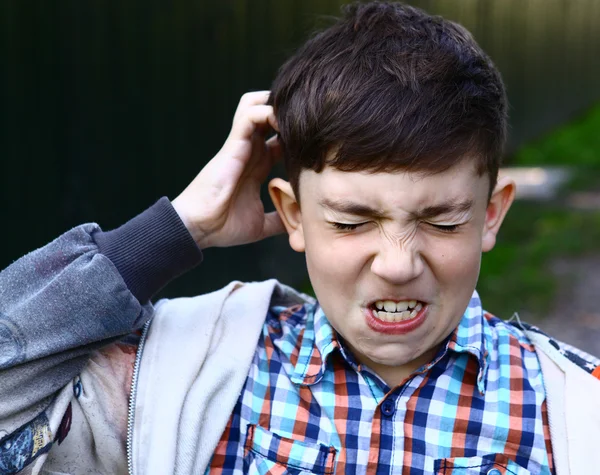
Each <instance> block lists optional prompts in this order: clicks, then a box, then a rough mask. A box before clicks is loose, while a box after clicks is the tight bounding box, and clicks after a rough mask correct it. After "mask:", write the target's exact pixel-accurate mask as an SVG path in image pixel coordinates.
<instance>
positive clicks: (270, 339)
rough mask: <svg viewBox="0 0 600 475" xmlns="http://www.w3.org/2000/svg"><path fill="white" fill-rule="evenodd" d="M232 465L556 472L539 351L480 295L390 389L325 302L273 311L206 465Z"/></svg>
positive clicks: (217, 470) (292, 469) (285, 470)
mask: <svg viewBox="0 0 600 475" xmlns="http://www.w3.org/2000/svg"><path fill="white" fill-rule="evenodd" d="M467 468H468V469H469V470H470V471H468V472H467V471H466V469H467ZM494 470H495V471H494ZM234 472H235V473H240V472H244V473H260V474H301V473H316V474H333V473H348V474H359V473H361V474H362V473H364V474H373V475H379V474H431V473H436V474H450V473H494V474H517V475H518V474H524V473H535V474H551V473H553V467H552V448H551V443H550V435H549V428H548V419H547V414H546V403H545V392H544V385H543V381H542V373H541V369H540V365H539V363H538V359H537V356H536V354H535V352H534V349H533V347H532V345H531V344H530V343H529V341H528V340H527V338H526V337H525V336H524V334H523V333H522V332H521V331H520V330H519V329H517V328H515V327H514V326H513V325H511V324H508V323H506V322H504V321H502V320H499V319H498V318H496V317H494V316H492V315H490V314H488V313H485V312H484V311H483V310H482V308H481V302H480V300H479V297H478V295H477V293H475V294H474V295H473V297H472V299H471V302H470V304H469V307H468V308H467V310H466V312H465V314H464V316H463V318H462V320H461V322H460V324H459V325H458V327H457V328H456V330H455V331H454V332H453V333H452V334H451V335H450V336H449V337H448V338H447V340H446V342H445V344H443V345H442V347H441V349H440V351H439V352H438V354H437V355H436V357H435V358H434V359H433V360H432V361H431V362H430V363H429V364H427V365H425V366H423V367H422V368H420V369H419V370H418V371H416V372H415V373H413V374H412V375H411V377H410V378H408V379H407V380H406V381H404V382H403V384H401V385H399V386H397V387H393V388H392V387H388V386H387V385H386V383H385V382H384V381H383V380H382V379H381V378H379V377H378V376H377V375H376V374H374V373H373V372H372V371H370V370H369V369H368V368H367V367H365V366H364V365H360V364H358V363H357V361H356V360H355V359H354V358H353V355H352V354H351V353H350V352H349V351H348V350H347V348H346V347H345V346H344V343H343V341H342V340H341V337H339V336H338V335H337V334H336V332H335V330H333V328H332V327H331V325H330V323H329V322H328V321H327V318H326V316H325V315H324V313H323V311H322V310H321V308H320V307H319V306H318V304H305V305H303V306H296V307H292V308H283V307H272V308H271V309H270V311H269V314H268V315H267V319H266V321H265V325H264V328H263V332H262V335H261V338H260V340H259V343H258V347H257V350H256V353H255V355H254V360H253V363H252V366H251V368H250V371H249V374H248V378H247V380H246V383H245V386H244V389H243V391H242V393H241V395H240V397H239V400H238V402H237V404H236V407H235V409H234V411H233V413H232V416H231V418H230V420H229V423H228V425H227V428H226V430H225V432H224V433H223V435H222V437H221V440H220V442H219V444H218V446H217V448H216V450H215V453H214V455H213V458H212V461H211V465H210V467H209V468H208V469H207V473H210V474H211V475H215V474H225V473H234Z"/></svg>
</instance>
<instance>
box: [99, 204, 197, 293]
mask: <svg viewBox="0 0 600 475" xmlns="http://www.w3.org/2000/svg"><path fill="white" fill-rule="evenodd" d="M93 237H94V240H95V241H96V244H97V245H98V249H99V251H100V252H101V253H102V254H104V255H105V256H106V257H108V258H109V259H110V260H111V261H112V262H113V264H114V265H115V267H116V268H117V270H118V271H119V273H120V274H121V276H122V278H123V280H124V281H125V283H126V284H127V286H128V287H129V290H130V291H131V293H132V294H133V295H134V296H135V297H136V298H137V299H138V300H139V301H140V302H142V303H144V302H147V301H148V300H150V298H151V297H152V296H153V295H155V294H156V293H157V292H158V291H159V290H160V289H162V288H163V287H164V286H165V285H167V284H168V283H169V282H170V281H171V280H173V279H174V278H176V277H178V276H179V275H181V274H183V273H185V272H186V271H188V270H190V269H192V268H194V267H195V266H197V265H198V264H199V263H200V262H202V251H201V250H200V248H198V246H197V245H196V243H195V242H194V239H193V238H192V236H191V234H190V233H189V231H188V230H187V228H186V227H185V225H184V224H183V222H182V221H181V219H180V218H179V215H178V214H177V212H176V211H175V209H174V208H173V206H172V205H171V202H170V201H169V199H168V198H166V197H163V198H161V199H160V200H158V201H157V202H156V203H155V204H154V205H153V206H151V207H150V208H148V209H147V210H146V211H144V212H143V213H141V214H139V215H137V216H136V217H135V218H133V219H131V220H130V221H128V222H127V223H125V224H124V225H123V226H121V227H119V228H117V229H114V230H112V231H107V232H103V231H98V232H96V233H95V234H94V236H93Z"/></svg>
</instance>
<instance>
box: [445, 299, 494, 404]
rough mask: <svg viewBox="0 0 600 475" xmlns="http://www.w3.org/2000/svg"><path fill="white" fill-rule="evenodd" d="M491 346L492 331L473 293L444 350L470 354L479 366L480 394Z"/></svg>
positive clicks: (482, 392) (478, 387)
mask: <svg viewBox="0 0 600 475" xmlns="http://www.w3.org/2000/svg"><path fill="white" fill-rule="evenodd" d="M492 345H493V337H492V331H491V328H490V325H489V323H488V321H487V319H486V318H484V312H483V309H482V307H481V299H480V298H479V294H478V293H477V291H474V292H473V295H472V296H471V300H470V302H469V305H468V307H467V309H466V310H465V313H464V314H463V317H462V319H461V320H460V323H459V324H458V326H457V327H456V329H455V330H454V331H453V332H452V333H451V334H450V337H449V338H448V343H447V345H446V348H447V349H448V350H451V351H453V352H455V353H467V354H470V355H472V356H474V357H475V358H476V359H477V362H478V364H479V371H478V373H477V389H478V390H479V392H480V393H481V394H484V393H485V380H486V377H487V371H488V368H489V360H490V353H489V350H490V348H492Z"/></svg>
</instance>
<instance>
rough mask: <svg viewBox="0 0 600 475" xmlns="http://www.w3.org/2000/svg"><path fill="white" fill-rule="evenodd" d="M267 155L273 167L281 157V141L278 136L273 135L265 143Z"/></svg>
mask: <svg viewBox="0 0 600 475" xmlns="http://www.w3.org/2000/svg"><path fill="white" fill-rule="evenodd" d="M266 147H267V154H268V156H269V158H270V159H271V164H272V165H275V164H276V163H277V162H278V161H279V160H281V157H282V148H281V141H280V140H279V136H278V135H275V136H274V137H271V138H270V139H269V140H267V142H266Z"/></svg>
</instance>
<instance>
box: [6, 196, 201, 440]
mask: <svg viewBox="0 0 600 475" xmlns="http://www.w3.org/2000/svg"><path fill="white" fill-rule="evenodd" d="M99 243H100V244H99ZM111 257H112V258H111ZM200 260H201V252H200V250H199V249H198V248H197V247H196V246H195V243H194V242H193V240H192V239H191V236H189V233H187V230H186V229H185V227H184V226H183V223H181V221H180V220H178V217H177V215H176V213H175V211H174V210H173V209H172V207H171V206H170V203H169V202H168V200H166V199H162V200H160V201H159V202H158V203H157V204H155V205H154V206H153V207H151V208H149V209H148V210H146V211H145V212H144V213H142V214H141V215H139V216H138V217H136V218H134V219H133V220H131V221H130V222H128V223H126V224H125V225H124V226H122V227H121V228H118V229H116V230H113V231H109V232H107V233H103V232H102V231H101V230H100V228H99V227H98V225H96V224H85V225H82V226H79V227H77V228H74V229H72V230H70V231H68V232H67V233H65V234H64V235H62V236H60V237H59V238H58V239H56V240H55V241H53V242H51V243H50V244H48V245H46V246H44V247H42V248H40V249H38V250H36V251H34V252H32V253H30V254H28V255H26V256H24V257H22V258H21V259H19V260H18V261H16V262H14V263H13V264H12V265H11V266H9V267H8V268H6V269H5V270H3V271H2V272H0V420H2V419H4V420H6V419H7V418H8V419H10V417H11V415H14V414H16V413H21V416H23V412H25V413H29V412H31V414H32V415H33V414H34V413H35V412H37V411H39V407H40V404H42V405H43V403H44V401H49V400H50V399H51V397H52V395H53V394H55V393H56V392H57V391H58V390H59V389H61V388H62V387H63V386H65V385H66V384H67V383H69V382H70V381H71V380H72V379H73V377H75V376H76V375H77V374H78V373H79V372H80V371H81V369H82V368H83V366H84V365H85V364H86V362H87V360H88V358H89V355H90V353H91V351H92V350H94V349H96V348H98V347H101V346H104V345H106V344H108V343H110V342H112V341H115V340H117V339H119V338H121V337H122V336H123V335H125V334H127V333H130V332H131V331H132V330H134V329H137V328H139V327H141V326H142V325H143V324H144V323H145V322H146V321H147V320H148V319H149V318H150V317H151V315H152V305H151V303H150V302H149V299H150V297H151V296H152V295H153V294H154V293H155V292H156V291H157V290H159V289H160V288H161V287H162V286H164V285H165V284H166V283H167V282H168V281H169V280H171V279H172V278H174V277H176V276H177V275H179V274H181V273H183V272H185V270H187V269H189V268H190V267H193V266H195V265H197V264H198V262H200ZM130 287H131V288H130ZM19 419H21V417H20V418H19ZM0 438H1V437H0Z"/></svg>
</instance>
